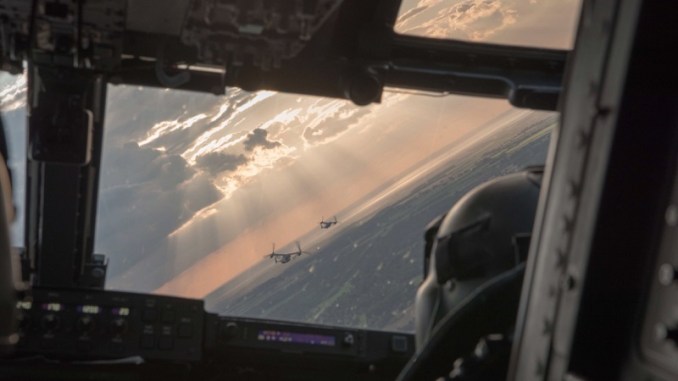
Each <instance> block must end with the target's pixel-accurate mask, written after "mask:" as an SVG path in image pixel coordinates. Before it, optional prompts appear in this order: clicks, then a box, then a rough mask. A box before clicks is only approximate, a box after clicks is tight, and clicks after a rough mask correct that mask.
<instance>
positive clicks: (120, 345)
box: [17, 289, 205, 361]
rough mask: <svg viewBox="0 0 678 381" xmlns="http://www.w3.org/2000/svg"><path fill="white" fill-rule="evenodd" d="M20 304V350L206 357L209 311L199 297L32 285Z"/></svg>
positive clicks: (89, 355)
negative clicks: (33, 287) (205, 336)
mask: <svg viewBox="0 0 678 381" xmlns="http://www.w3.org/2000/svg"><path fill="white" fill-rule="evenodd" d="M17 308H18V309H19V327H20V328H19V329H20V339H19V343H18V347H17V351H18V353H25V354H31V353H39V354H42V355H46V356H49V355H53V356H59V357H66V358H68V357H71V358H78V359H114V358H124V357H130V356H140V357H142V358H144V359H147V360H177V361H199V360H200V359H201V358H202V345H203V328H204V315H205V313H204V309H203V302H202V301H201V300H192V299H183V298H174V297H165V296H155V295H143V294H134V293H126V292H114V291H96V290H91V291H90V290H87V291H78V290H63V291H56V290H51V289H50V290H43V289H34V290H32V292H31V295H30V297H27V298H25V299H24V300H22V301H20V302H18V304H17Z"/></svg>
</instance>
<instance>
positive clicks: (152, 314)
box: [141, 308, 158, 323]
mask: <svg viewBox="0 0 678 381" xmlns="http://www.w3.org/2000/svg"><path fill="white" fill-rule="evenodd" d="M157 318H158V311H156V309H155V308H146V309H144V312H143V313H142V314H141V319H142V320H143V321H144V322H146V323H152V322H154V321H155V319H157Z"/></svg>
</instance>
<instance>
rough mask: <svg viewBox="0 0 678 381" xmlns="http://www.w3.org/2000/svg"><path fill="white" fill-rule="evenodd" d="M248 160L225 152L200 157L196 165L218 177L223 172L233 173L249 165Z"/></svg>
mask: <svg viewBox="0 0 678 381" xmlns="http://www.w3.org/2000/svg"><path fill="white" fill-rule="evenodd" d="M247 162H248V159H247V157H245V155H243V154H240V155H235V154H230V153H223V152H210V153H207V154H205V155H202V156H199V157H198V158H197V159H196V161H195V163H196V165H197V166H198V167H199V168H201V169H203V170H205V171H207V172H208V173H209V174H211V175H212V176H216V175H218V174H220V173H222V172H233V171H235V170H236V169H238V167H240V166H242V165H245V164H247Z"/></svg>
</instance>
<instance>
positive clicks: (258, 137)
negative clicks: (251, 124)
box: [243, 128, 280, 151]
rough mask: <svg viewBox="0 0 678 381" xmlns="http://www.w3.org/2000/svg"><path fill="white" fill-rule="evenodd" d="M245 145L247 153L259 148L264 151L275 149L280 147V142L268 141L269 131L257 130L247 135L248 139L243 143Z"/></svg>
mask: <svg viewBox="0 0 678 381" xmlns="http://www.w3.org/2000/svg"><path fill="white" fill-rule="evenodd" d="M243 145H244V146H245V150H246V151H252V150H254V149H255V148H257V147H261V148H263V149H271V148H275V147H278V146H279V145H280V142H274V141H271V140H268V131H266V130H264V129H261V128H257V129H255V130H254V131H252V132H250V133H249V134H247V138H246V139H245V141H244V142H243Z"/></svg>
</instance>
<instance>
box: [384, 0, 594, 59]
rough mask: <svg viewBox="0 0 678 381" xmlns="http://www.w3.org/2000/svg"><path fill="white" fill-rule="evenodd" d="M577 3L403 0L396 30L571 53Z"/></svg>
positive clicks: (572, 0)
mask: <svg viewBox="0 0 678 381" xmlns="http://www.w3.org/2000/svg"><path fill="white" fill-rule="evenodd" d="M580 5H581V0H403V2H402V5H401V9H400V14H399V16H398V22H397V24H396V26H395V31H396V32H397V33H400V34H405V35H413V36H423V37H430V38H439V39H452V40H461V41H469V42H487V43H495V44H503V45H519V46H529V47H538V48H553V49H571V48H572V46H573V44H574V31H575V29H576V25H577V20H578V18H579V9H580Z"/></svg>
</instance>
